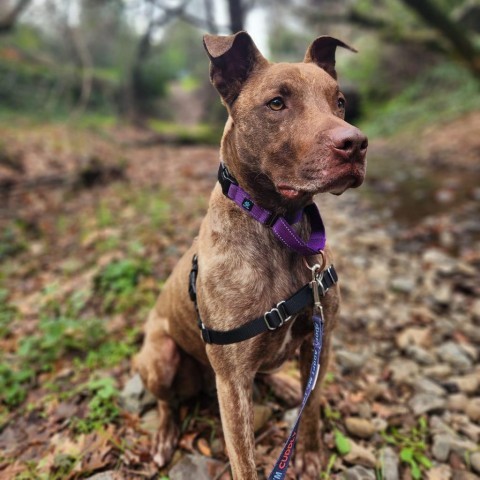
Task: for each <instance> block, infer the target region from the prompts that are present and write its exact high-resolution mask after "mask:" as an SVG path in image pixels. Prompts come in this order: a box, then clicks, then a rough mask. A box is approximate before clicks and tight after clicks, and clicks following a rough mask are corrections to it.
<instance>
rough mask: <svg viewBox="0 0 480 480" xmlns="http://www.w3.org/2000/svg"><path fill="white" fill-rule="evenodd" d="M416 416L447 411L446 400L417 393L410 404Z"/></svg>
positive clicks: (428, 394)
mask: <svg viewBox="0 0 480 480" xmlns="http://www.w3.org/2000/svg"><path fill="white" fill-rule="evenodd" d="M408 405H409V407H410V408H411V409H412V411H413V413H414V414H415V415H417V416H418V415H422V414H424V413H427V412H432V411H436V410H443V409H445V405H446V400H445V398H443V397H439V396H438V395H432V394H430V393H417V394H416V395H414V396H413V397H412V398H411V399H410V400H409V402H408Z"/></svg>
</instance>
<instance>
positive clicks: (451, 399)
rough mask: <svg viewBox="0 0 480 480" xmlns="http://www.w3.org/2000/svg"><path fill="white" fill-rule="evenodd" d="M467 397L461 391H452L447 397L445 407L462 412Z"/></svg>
mask: <svg viewBox="0 0 480 480" xmlns="http://www.w3.org/2000/svg"><path fill="white" fill-rule="evenodd" d="M467 403H468V397H467V396H466V395H465V394H463V393H454V394H453V395H449V396H448V398H447V408H448V410H452V411H454V412H464V411H465V409H466V408H467Z"/></svg>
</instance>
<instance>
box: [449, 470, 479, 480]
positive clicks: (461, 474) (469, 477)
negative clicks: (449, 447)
mask: <svg viewBox="0 0 480 480" xmlns="http://www.w3.org/2000/svg"><path fill="white" fill-rule="evenodd" d="M452 480H478V475H475V474H474V473H470V472H466V471H465V470H453V471H452Z"/></svg>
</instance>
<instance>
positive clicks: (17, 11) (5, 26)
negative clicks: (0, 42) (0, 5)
mask: <svg viewBox="0 0 480 480" xmlns="http://www.w3.org/2000/svg"><path fill="white" fill-rule="evenodd" d="M30 1H31V0H19V2H18V3H17V4H16V5H15V7H13V9H12V10H11V12H10V13H7V15H6V16H5V17H3V18H0V33H7V32H9V31H10V30H12V29H13V27H14V26H15V23H16V21H17V20H18V17H19V16H20V15H21V13H22V12H23V11H24V10H25V9H26V8H27V6H28V4H29V3H30Z"/></svg>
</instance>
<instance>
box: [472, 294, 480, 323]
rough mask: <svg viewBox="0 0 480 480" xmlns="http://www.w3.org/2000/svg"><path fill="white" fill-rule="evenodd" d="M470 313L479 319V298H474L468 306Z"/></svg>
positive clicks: (475, 318)
mask: <svg viewBox="0 0 480 480" xmlns="http://www.w3.org/2000/svg"><path fill="white" fill-rule="evenodd" d="M470 313H471V315H472V318H473V319H474V320H477V322H478V321H480V298H476V299H475V300H474V301H473V303H472V306H471V307H470Z"/></svg>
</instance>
